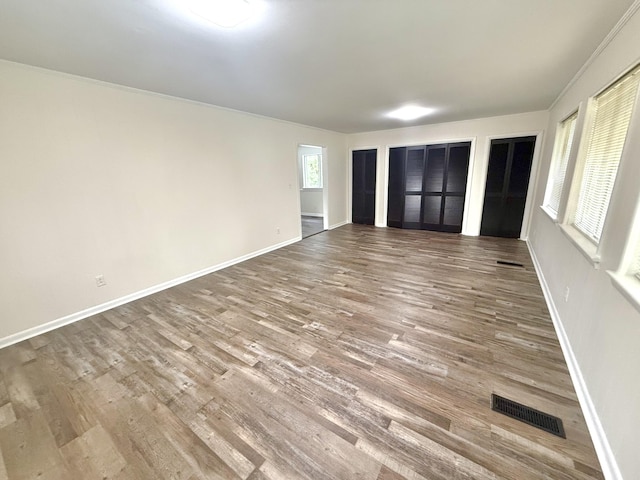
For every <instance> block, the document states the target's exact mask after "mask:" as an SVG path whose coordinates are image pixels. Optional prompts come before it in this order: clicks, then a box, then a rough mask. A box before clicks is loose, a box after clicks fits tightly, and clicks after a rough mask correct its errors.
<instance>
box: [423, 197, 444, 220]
mask: <svg viewBox="0 0 640 480" xmlns="http://www.w3.org/2000/svg"><path fill="white" fill-rule="evenodd" d="M441 211H442V197H441V196H432V195H425V196H424V197H422V223H423V224H429V225H436V226H437V225H439V224H440V214H441Z"/></svg>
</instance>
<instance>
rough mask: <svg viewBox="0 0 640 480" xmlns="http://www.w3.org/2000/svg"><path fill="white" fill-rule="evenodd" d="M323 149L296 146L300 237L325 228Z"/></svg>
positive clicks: (308, 235)
mask: <svg viewBox="0 0 640 480" xmlns="http://www.w3.org/2000/svg"><path fill="white" fill-rule="evenodd" d="M323 150H324V149H323V148H322V147H319V146H316V145H300V146H298V176H299V183H300V224H301V227H302V238H307V237H310V236H311V235H315V234H317V233H320V232H323V231H324V230H326V215H325V178H324V177H325V176H324V151H323Z"/></svg>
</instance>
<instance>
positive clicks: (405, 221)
mask: <svg viewBox="0 0 640 480" xmlns="http://www.w3.org/2000/svg"><path fill="white" fill-rule="evenodd" d="M470 153H471V144H470V143H469V142H464V143H451V144H442V145H424V146H420V147H399V148H392V149H390V151H389V203H388V211H387V225H388V226H390V227H401V228H413V229H422V230H436V231H442V232H457V233H459V232H460V231H462V217H463V213H464V199H465V193H466V186H467V174H468V170H469V154H470Z"/></svg>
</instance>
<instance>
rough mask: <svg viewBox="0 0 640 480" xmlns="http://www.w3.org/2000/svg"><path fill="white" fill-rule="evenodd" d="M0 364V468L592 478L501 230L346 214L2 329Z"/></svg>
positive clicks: (120, 474)
mask: <svg viewBox="0 0 640 480" xmlns="http://www.w3.org/2000/svg"><path fill="white" fill-rule="evenodd" d="M496 260H507V261H515V262H520V263H523V264H524V268H518V267H510V266H499V265H497V264H496ZM0 371H1V377H0V448H1V449H2V455H1V456H0V479H9V480H14V479H65V480H68V479H83V480H84V479H117V480H123V479H154V480H155V479H181V480H196V479H251V480H262V479H312V480H319V479H362V480H368V479H370V480H376V479H378V480H383V479H384V480H397V479H412V480H413V479H429V480H437V479H442V480H451V479H457V480H463V479H498V478H504V479H517V480H527V479H561V480H563V479H581V480H587V479H593V478H602V474H601V472H600V467H599V464H598V461H597V459H596V456H595V453H594V449H593V446H592V443H591V440H590V438H589V436H588V433H587V430H586V426H585V422H584V419H583V416H582V414H581V411H580V408H579V406H578V403H577V400H576V396H575V392H574V389H573V387H572V384H571V381H570V378H569V374H568V371H567V368H566V364H565V362H564V360H563V357H562V353H561V350H560V346H559V344H558V341H557V338H556V336H555V334H554V330H553V326H552V323H551V320H550V318H549V315H548V312H547V309H546V306H545V303H544V300H543V297H542V293H541V290H540V286H539V284H538V281H537V278H536V274H535V272H534V270H533V267H532V263H531V260H530V258H529V256H528V253H527V248H526V245H525V244H524V243H523V242H519V241H516V240H506V239H495V238H486V237H485V238H471V237H461V236H458V235H452V234H438V233H431V232H421V231H407V230H397V229H376V228H374V227H365V226H358V225H347V226H345V227H342V228H339V229H336V230H333V231H328V232H324V233H321V234H318V235H314V236H312V237H309V238H308V239H305V240H303V241H301V242H299V243H296V244H294V245H291V246H289V247H286V248H283V249H280V250H278V251H276V252H273V253H269V254H267V255H263V256H261V257H259V258H255V259H253V260H250V261H247V262H244V263H242V264H239V265H236V266H233V267H231V268H227V269H225V270H222V271H219V272H216V273H214V274H211V275H207V276H205V277H202V278H200V279H198V280H195V281H192V282H189V283H187V284H183V285H181V286H178V287H175V288H172V289H169V290H166V291H164V292H161V293H158V294H156V295H153V296H150V297H147V298H144V299H141V300H138V301H136V302H133V303H130V304H127V305H124V306H122V307H119V308H116V309H114V310H111V311H108V312H105V313H103V314H101V315H96V316H94V317H92V318H89V319H86V320H84V321H80V322H77V323H75V324H73V325H69V326H67V327H64V328H61V329H58V330H56V331H53V332H50V333H47V334H44V335H41V336H38V337H35V338H33V339H31V340H28V341H25V342H22V343H20V344H17V345H14V346H11V347H8V348H5V349H3V350H1V351H0ZM493 392H495V393H498V394H501V395H503V396H506V397H508V398H512V399H514V400H517V401H520V402H522V403H525V404H528V405H530V406H532V407H534V408H537V409H539V410H542V411H545V412H548V413H551V414H553V415H557V416H559V417H561V418H562V419H563V421H564V426H565V430H566V432H567V438H566V440H565V439H562V438H559V437H555V436H553V435H551V434H549V433H546V432H544V431H541V430H538V429H536V428H534V427H531V426H529V425H526V424H523V423H520V422H518V421H515V420H512V419H510V418H508V417H506V416H503V415H500V414H498V413H495V412H493V411H491V409H490V395H491V393H493Z"/></svg>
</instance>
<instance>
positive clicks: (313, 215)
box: [300, 212, 324, 218]
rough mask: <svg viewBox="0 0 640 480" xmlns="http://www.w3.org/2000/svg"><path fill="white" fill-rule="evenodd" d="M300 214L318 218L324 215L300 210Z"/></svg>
mask: <svg viewBox="0 0 640 480" xmlns="http://www.w3.org/2000/svg"><path fill="white" fill-rule="evenodd" d="M300 215H301V216H303V217H320V218H322V217H324V214H323V213H305V212H302V213H301V214H300Z"/></svg>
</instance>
